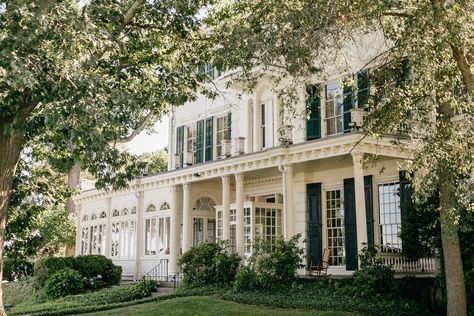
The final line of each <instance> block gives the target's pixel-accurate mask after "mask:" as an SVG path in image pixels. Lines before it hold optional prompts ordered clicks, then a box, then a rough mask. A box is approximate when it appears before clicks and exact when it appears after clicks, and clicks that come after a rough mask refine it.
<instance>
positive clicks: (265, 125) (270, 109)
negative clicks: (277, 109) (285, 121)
mask: <svg viewBox="0 0 474 316" xmlns="http://www.w3.org/2000/svg"><path fill="white" fill-rule="evenodd" d="M274 125H275V118H274V105H273V100H272V99H270V100H266V101H265V102H264V103H262V104H261V124H260V126H261V135H262V148H270V147H273V143H274V140H273V136H274V135H273V131H274V128H275V126H274Z"/></svg>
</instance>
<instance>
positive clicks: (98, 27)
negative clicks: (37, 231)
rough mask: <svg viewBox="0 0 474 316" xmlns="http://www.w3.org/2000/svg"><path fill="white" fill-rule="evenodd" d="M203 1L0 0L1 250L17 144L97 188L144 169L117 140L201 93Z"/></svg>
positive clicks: (124, 180) (19, 149)
mask: <svg viewBox="0 0 474 316" xmlns="http://www.w3.org/2000/svg"><path fill="white" fill-rule="evenodd" d="M205 6H206V1H205V0H197V1H181V0H169V1H145V0H135V1H132V0H124V1H108V0H105V1H95V0H93V1H73V0H66V1H55V0H41V1H35V2H30V1H22V0H18V1H5V0H0V257H2V255H3V245H4V236H5V224H6V217H7V207H8V201H9V198H10V194H11V186H12V179H13V178H14V175H15V172H16V169H17V165H18V162H19V160H20V155H21V152H22V151H24V150H29V151H32V152H34V154H35V155H39V156H42V157H45V159H46V160H47V161H48V164H49V165H51V166H52V167H53V168H54V169H55V170H57V171H59V172H63V173H65V172H67V171H69V170H70V169H71V168H72V166H74V165H76V164H78V165H80V166H81V168H84V169H87V170H88V171H89V172H90V173H91V174H93V176H94V177H96V178H97V179H98V180H97V186H98V187H99V188H107V187H109V186H112V187H113V188H116V187H120V186H124V185H126V183H127V181H128V180H130V179H132V178H134V177H136V176H137V175H138V174H139V173H140V170H141V168H142V167H143V165H142V164H137V163H136V162H135V159H134V157H133V156H132V155H130V154H127V153H124V152H121V151H119V150H118V149H117V147H116V146H115V144H116V143H117V142H119V140H121V139H124V138H125V139H126V138H127V137H129V136H130V135H131V134H133V131H135V130H137V129H138V128H139V127H140V126H142V125H143V123H144V122H149V124H153V123H154V120H156V119H158V118H159V117H160V116H161V115H162V114H163V113H165V112H166V111H167V108H168V106H169V105H179V104H182V103H184V102H186V101H187V100H190V99H193V98H194V95H195V92H196V91H203V92H206V90H202V89H201V88H200V87H201V84H200V83H201V82H203V81H204V80H205V78H206V77H205V75H204V74H199V73H196V72H195V68H196V66H197V65H199V64H203V63H205V62H206V61H207V59H208V58H209V48H210V47H211V46H210V44H209V42H208V41H206V40H205V38H203V36H202V35H201V33H202V27H201V26H202V21H201V19H202V18H201V17H200V14H199V13H200V12H201V11H202V9H203V8H204V7H205ZM150 117H151V118H152V119H149V118H150ZM1 266H2V265H1V263H0V271H1ZM0 298H1V291H0ZM0 303H1V301H0ZM0 306H3V304H0ZM0 315H4V311H3V307H2V308H1V310H0Z"/></svg>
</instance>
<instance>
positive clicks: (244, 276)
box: [234, 266, 261, 292]
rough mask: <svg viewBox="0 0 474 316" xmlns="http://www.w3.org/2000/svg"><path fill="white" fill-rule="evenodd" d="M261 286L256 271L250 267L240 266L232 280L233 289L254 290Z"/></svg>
mask: <svg viewBox="0 0 474 316" xmlns="http://www.w3.org/2000/svg"><path fill="white" fill-rule="evenodd" d="M260 287H261V285H260V282H259V280H258V276H257V273H255V271H253V270H252V269H251V268H250V267H246V266H244V267H242V268H240V270H239V273H237V276H236V277H235V281H234V290H236V291H239V292H242V291H255V290H257V289H259V288H260Z"/></svg>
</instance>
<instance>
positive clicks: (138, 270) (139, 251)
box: [135, 191, 145, 281]
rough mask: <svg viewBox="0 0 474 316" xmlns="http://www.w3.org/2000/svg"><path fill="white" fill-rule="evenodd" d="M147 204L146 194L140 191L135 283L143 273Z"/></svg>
mask: <svg viewBox="0 0 474 316" xmlns="http://www.w3.org/2000/svg"><path fill="white" fill-rule="evenodd" d="M144 203H145V192H143V191H139V192H138V195H137V222H136V227H135V230H136V232H135V233H136V237H135V238H136V241H137V242H136V245H135V281H137V280H139V279H140V277H141V273H142V266H141V262H140V258H141V255H142V247H143V242H144V240H145V235H144V233H143V226H144V225H143V213H144V211H143V208H144V207H145V206H144Z"/></svg>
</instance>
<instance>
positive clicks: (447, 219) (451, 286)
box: [440, 175, 467, 316]
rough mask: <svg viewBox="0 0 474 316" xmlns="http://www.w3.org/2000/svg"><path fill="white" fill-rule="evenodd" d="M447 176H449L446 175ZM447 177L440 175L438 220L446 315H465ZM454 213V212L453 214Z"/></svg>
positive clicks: (460, 271)
mask: <svg viewBox="0 0 474 316" xmlns="http://www.w3.org/2000/svg"><path fill="white" fill-rule="evenodd" d="M448 178H449V177H448ZM446 180H447V179H446V178H445V177H444V176H443V175H442V176H441V177H440V206H441V209H440V221H441V242H442V246H443V256H444V272H445V277H446V295H447V299H448V306H447V309H448V316H451V315H452V316H465V315H467V305H466V304H467V303H466V287H465V284H464V272H463V265H462V257H461V246H460V243H459V235H458V224H457V223H456V222H457V215H459V212H456V211H454V209H455V207H454V206H453V203H452V198H451V196H452V192H450V191H451V190H450V189H449V186H450V185H452V184H449V183H447V181H446ZM453 213H455V214H453Z"/></svg>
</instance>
